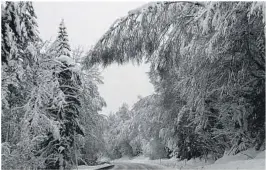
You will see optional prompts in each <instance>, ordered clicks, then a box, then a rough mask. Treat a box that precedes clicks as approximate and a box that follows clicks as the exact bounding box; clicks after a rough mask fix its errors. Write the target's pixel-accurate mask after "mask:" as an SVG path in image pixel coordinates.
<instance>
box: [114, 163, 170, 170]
mask: <svg viewBox="0 0 266 170" xmlns="http://www.w3.org/2000/svg"><path fill="white" fill-rule="evenodd" d="M114 165H115V166H114V167H113V168H112V169H117V170H118V169H119V170H121V169H134V170H138V169H151V170H154V169H157V170H159V169H160V170H161V169H166V168H165V167H163V166H160V165H151V164H144V163H131V162H129V163H127V162H116V163H114Z"/></svg>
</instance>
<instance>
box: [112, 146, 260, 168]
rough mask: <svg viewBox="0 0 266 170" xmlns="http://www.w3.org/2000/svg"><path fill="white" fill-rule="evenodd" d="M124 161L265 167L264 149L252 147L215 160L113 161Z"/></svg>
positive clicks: (210, 166)
mask: <svg viewBox="0 0 266 170" xmlns="http://www.w3.org/2000/svg"><path fill="white" fill-rule="evenodd" d="M116 162H125V163H144V164H153V165H154V164H157V165H158V164H159V165H162V166H165V167H167V169H198V170H205V169H236V170H237V169H239V170H240V169H241V170H242V169H249V170H250V169H256V170H262V169H263V170H264V169H265V151H255V150H254V149H248V150H247V151H244V152H241V153H239V154H237V155H234V156H228V155H225V156H224V157H222V158H220V159H218V160H216V161H204V160H200V159H192V160H189V161H178V160H177V159H175V158H172V159H161V160H149V158H147V157H144V156H139V157H135V158H133V159H130V158H121V159H117V160H115V161H113V162H112V163H116Z"/></svg>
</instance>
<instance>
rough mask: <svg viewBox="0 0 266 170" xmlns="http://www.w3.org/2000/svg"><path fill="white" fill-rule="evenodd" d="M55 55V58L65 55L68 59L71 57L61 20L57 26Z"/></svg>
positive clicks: (66, 35) (64, 27) (63, 24)
mask: <svg viewBox="0 0 266 170" xmlns="http://www.w3.org/2000/svg"><path fill="white" fill-rule="evenodd" d="M57 55H58V56H57V57H59V56H61V55H66V56H69V57H70V55H71V48H70V45H69V43H68V34H67V32H66V26H65V23H64V20H62V21H61V23H60V25H59V32H58V37H57Z"/></svg>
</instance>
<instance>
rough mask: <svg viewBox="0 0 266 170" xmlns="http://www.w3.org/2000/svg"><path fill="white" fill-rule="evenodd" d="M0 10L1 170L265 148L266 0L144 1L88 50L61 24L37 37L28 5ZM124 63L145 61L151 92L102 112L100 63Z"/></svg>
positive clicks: (186, 157)
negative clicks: (53, 33)
mask: <svg viewBox="0 0 266 170" xmlns="http://www.w3.org/2000/svg"><path fill="white" fill-rule="evenodd" d="M1 12H2V13H1V14H2V15H1V92H2V95H1V102H2V112H1V132H2V133H1V149H2V157H1V160H2V161H1V162H2V169H25V170H26V169H60V170H62V169H73V168H75V167H77V166H78V165H96V164H98V163H99V159H100V158H101V157H107V158H109V159H111V160H115V159H119V158H122V157H125V156H126V157H135V156H139V155H145V156H146V157H149V159H151V160H153V159H161V158H166V159H169V158H172V157H175V158H178V159H179V160H190V159H193V158H200V159H213V160H217V159H219V158H221V157H222V156H223V155H224V153H225V152H226V153H228V154H231V155H236V154H238V153H240V152H241V151H245V150H247V149H249V148H253V147H254V148H255V149H256V150H265V2H255V1H254V2H237V1H235V2H181V1H173V2H172V1H171V2H170V1H169V2H167V1H164V2H150V3H148V4H146V5H144V6H142V7H140V8H137V9H132V10H131V11H129V12H128V15H126V16H124V17H122V18H119V19H117V20H116V21H115V22H114V23H113V25H111V26H110V28H109V29H108V31H107V32H106V33H105V34H103V36H102V37H101V38H100V40H99V41H98V42H97V43H96V44H95V45H94V46H93V47H92V48H91V49H88V50H87V51H82V50H80V49H71V47H70V45H69V39H68V33H67V27H66V24H65V22H66V23H67V21H64V20H62V21H61V23H60V25H59V27H58V33H57V38H56V40H55V41H52V42H51V41H45V40H42V39H41V38H40V33H39V31H38V19H37V16H36V14H35V11H34V8H33V5H32V2H26V1H23V2H22V1H21V2H3V3H2V4H1ZM99 22H100V21H99ZM128 62H133V63H137V64H140V63H142V62H146V63H150V71H149V72H148V76H149V80H150V82H151V83H152V84H153V86H154V89H155V92H154V94H151V95H149V96H144V97H139V100H138V101H137V102H136V103H135V104H134V105H133V106H132V107H129V106H128V104H126V103H123V104H121V107H120V108H119V110H118V111H116V112H114V113H112V114H110V115H109V116H104V115H102V114H100V111H101V110H102V108H103V107H105V106H106V103H105V101H104V98H103V97H101V95H100V93H99V90H98V86H99V84H102V83H104V81H103V79H102V78H101V76H100V72H99V67H100V66H104V67H108V66H109V65H111V64H113V63H118V64H121V65H122V64H124V63H128Z"/></svg>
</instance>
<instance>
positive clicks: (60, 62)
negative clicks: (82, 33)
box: [1, 2, 105, 169]
mask: <svg viewBox="0 0 266 170" xmlns="http://www.w3.org/2000/svg"><path fill="white" fill-rule="evenodd" d="M1 10H2V11H1V12H2V17H1V23H2V25H1V42H2V43H1V59H2V61H1V64H2V70H1V73H2V79H1V83H2V89H1V92H2V96H1V100H2V112H1V118H2V119H1V120H2V121H1V131H2V136H1V142H2V169H70V168H72V167H73V166H75V165H77V164H78V162H79V163H83V164H90V163H95V162H92V161H95V160H96V159H97V154H98V153H99V151H100V150H101V149H102V148H103V147H102V146H103V137H102V133H101V132H102V128H103V126H102V125H103V124H104V121H105V119H104V118H103V117H102V116H101V115H99V114H98V112H99V111H100V110H101V108H102V107H103V106H105V102H104V100H103V99H102V98H101V97H100V95H99V92H98V88H97V84H98V83H101V79H100V77H99V73H98V71H97V68H96V67H91V68H89V69H87V70H84V69H82V66H81V64H82V63H81V61H82V57H83V54H84V53H83V52H82V51H80V50H73V51H71V48H70V45H69V42H68V34H67V31H66V27H65V25H64V22H63V21H62V22H61V24H60V26H59V32H58V36H57V39H56V40H55V41H54V42H52V43H50V42H44V41H42V40H41V38H40V36H39V32H38V26H37V20H36V19H37V17H36V15H35V12H34V8H33V5H32V2H4V3H2V6H1ZM91 143H94V147H93V148H92V149H91V148H89V147H88V145H91Z"/></svg>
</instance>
